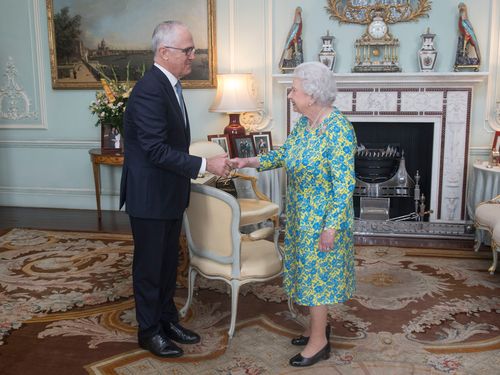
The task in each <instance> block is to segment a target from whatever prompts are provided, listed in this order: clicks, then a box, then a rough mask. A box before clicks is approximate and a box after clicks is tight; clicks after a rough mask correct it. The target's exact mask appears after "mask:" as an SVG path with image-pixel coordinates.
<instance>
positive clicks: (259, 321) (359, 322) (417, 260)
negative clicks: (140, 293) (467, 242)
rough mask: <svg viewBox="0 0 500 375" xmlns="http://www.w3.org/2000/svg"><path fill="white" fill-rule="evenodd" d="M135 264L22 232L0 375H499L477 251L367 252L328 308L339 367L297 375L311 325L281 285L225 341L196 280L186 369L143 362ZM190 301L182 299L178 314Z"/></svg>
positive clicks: (9, 278)
mask: <svg viewBox="0 0 500 375" xmlns="http://www.w3.org/2000/svg"><path fill="white" fill-rule="evenodd" d="M445 255H446V257H444V256H445ZM488 255H489V254H488ZM131 258H132V243H131V238H130V236H127V235H106V234H100V233H99V234H95V233H75V232H54V231H52V232H48V231H35V230H20V229H16V230H12V231H10V232H8V233H7V234H6V235H4V236H2V237H0V269H1V271H0V299H1V301H2V303H1V305H0V319H1V321H0V330H1V331H0V332H1V335H2V336H3V342H4V345H2V346H0V373H2V374H19V373H34V372H36V373H68V374H69V373H71V374H87V373H90V374H124V375H125V374H126V375H134V374H176V375H184V374H203V375H207V374H224V375H236V374H251V375H259V374H288V373H297V374H308V373H314V374H365V375H366V374H369V375H379V374H380V375H382V374H383V375H387V374H405V375H406V374H417V375H419V374H481V375H488V374H498V369H499V368H500V330H499V328H500V296H499V291H500V277H499V276H498V274H497V275H493V276H491V275H489V273H488V272H487V271H486V270H487V268H488V267H489V263H490V260H489V259H488V256H487V255H486V256H484V258H483V257H482V256H481V255H479V256H477V255H476V254H474V253H473V252H472V250H471V251H470V252H468V251H451V250H435V251H434V250H428V249H427V250H423V249H404V248H390V247H381V246H371V247H369V246H366V247H358V248H357V249H356V259H357V268H356V271H357V283H358V288H357V293H356V296H355V298H353V299H352V300H351V301H349V302H348V303H345V304H342V305H338V306H332V307H330V308H329V314H330V317H329V319H330V323H331V324H332V326H333V336H332V340H331V343H332V348H333V351H332V356H331V358H330V359H329V360H328V361H322V362H320V363H318V364H317V365H315V366H314V367H312V368H308V369H294V368H291V367H289V366H288V358H290V357H291V356H293V355H294V354H296V353H297V352H298V350H297V348H296V347H293V346H292V345H290V343H289V340H290V338H291V337H293V336H294V335H296V334H297V333H299V332H301V326H300V325H301V324H302V323H303V322H304V321H305V316H304V315H303V314H301V312H302V310H301V309H299V316H298V318H297V319H296V320H295V319H292V318H291V315H290V312H289V311H288V309H287V306H286V299H285V296H284V295H283V292H282V289H281V288H280V280H275V281H273V282H270V283H267V284H252V285H247V286H245V287H244V288H242V290H241V297H240V302H239V311H238V320H237V323H238V325H237V330H236V333H235V336H234V338H233V339H232V340H228V337H227V334H226V332H227V329H228V324H229V310H230V300H229V296H228V294H227V293H228V289H227V287H226V286H225V285H224V284H222V283H220V282H214V281H210V282H209V281H207V280H205V279H202V278H198V279H197V287H198V290H197V293H196V294H195V300H194V302H193V305H192V310H191V311H190V314H189V315H188V317H187V318H186V320H185V322H184V324H185V325H186V326H188V327H190V328H192V329H195V330H196V331H198V332H199V333H200V334H201V336H202V341H201V342H200V343H199V344H197V345H192V346H186V345H185V346H183V348H184V349H185V351H186V355H185V356H183V357H181V358H178V359H175V360H172V359H159V358H156V357H154V356H152V355H150V354H149V353H147V352H145V351H143V350H140V349H138V348H137V344H136V338H135V326H136V323H135V318H134V306H133V300H132V299H131V298H130V297H131V295H132V291H131V283H130V264H131ZM185 294H186V290H185V289H180V290H179V293H178V296H177V297H176V302H177V303H178V305H179V306H181V305H182V304H183V303H184V300H185ZM9 333H10V334H9ZM35 370H36V371H35Z"/></svg>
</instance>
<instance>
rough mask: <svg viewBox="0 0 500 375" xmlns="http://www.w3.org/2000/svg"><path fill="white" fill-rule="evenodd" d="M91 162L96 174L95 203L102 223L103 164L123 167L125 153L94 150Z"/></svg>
mask: <svg viewBox="0 0 500 375" xmlns="http://www.w3.org/2000/svg"><path fill="white" fill-rule="evenodd" d="M89 154H90V161H91V163H92V170H93V172H94V185H95V201H96V204H97V218H98V219H99V221H101V218H102V215H101V164H103V165H112V166H122V165H123V153H122V152H109V151H107V152H104V151H103V150H102V149H100V148H93V149H91V150H89Z"/></svg>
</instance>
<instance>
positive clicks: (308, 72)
mask: <svg viewBox="0 0 500 375" xmlns="http://www.w3.org/2000/svg"><path fill="white" fill-rule="evenodd" d="M293 77H295V78H298V79H300V80H301V83H302V89H303V90H304V92H305V93H306V94H307V95H310V96H311V97H312V98H313V99H315V101H316V102H317V103H318V104H321V105H324V106H330V105H333V102H334V101H335V97H336V96H337V83H336V80H335V76H334V74H333V72H332V71H331V70H330V69H328V68H327V67H326V65H324V64H322V63H320V62H318V61H311V62H305V63H302V64H300V65H299V66H297V67H296V68H295V70H294V71H293Z"/></svg>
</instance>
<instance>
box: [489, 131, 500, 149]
mask: <svg viewBox="0 0 500 375" xmlns="http://www.w3.org/2000/svg"><path fill="white" fill-rule="evenodd" d="M491 149H492V150H495V151H500V131H498V130H497V131H496V132H495V135H494V136H493V145H492V146H491Z"/></svg>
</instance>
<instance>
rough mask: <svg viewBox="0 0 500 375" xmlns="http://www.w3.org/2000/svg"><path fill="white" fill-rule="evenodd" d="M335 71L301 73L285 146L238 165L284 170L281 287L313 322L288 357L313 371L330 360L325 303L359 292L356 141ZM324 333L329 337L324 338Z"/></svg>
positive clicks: (313, 67) (320, 68) (313, 65)
mask: <svg viewBox="0 0 500 375" xmlns="http://www.w3.org/2000/svg"><path fill="white" fill-rule="evenodd" d="M335 95H336V84H335V78H334V75H333V73H332V72H331V71H330V70H329V69H328V68H327V67H326V66H324V65H323V64H321V63H319V62H307V63H303V64H301V65H299V66H297V67H296V68H295V71H294V74H293V84H292V90H291V92H290V94H289V95H288V97H289V98H290V100H291V101H292V103H293V106H294V109H295V111H297V112H299V113H301V114H302V117H301V118H300V119H299V120H298V121H297V123H296V124H295V126H294V128H293V131H292V132H291V134H290V135H289V137H288V138H287V140H286V142H285V144H284V145H283V146H282V147H280V148H279V149H277V150H273V151H271V152H269V153H267V154H265V155H261V156H258V157H253V158H234V159H232V160H231V163H232V167H235V168H243V167H254V168H259V169H260V170H267V169H272V168H278V167H285V168H286V172H287V179H288V187H287V204H286V232H285V271H284V277H283V284H284V288H285V291H286V293H287V294H288V295H289V297H290V298H291V299H292V301H294V302H295V303H297V304H299V305H302V306H308V307H309V313H310V325H309V326H308V327H306V329H305V331H304V332H303V334H302V336H300V337H297V338H294V339H293V340H292V344H293V345H305V347H304V349H303V350H302V352H301V353H299V354H297V355H295V356H294V357H293V358H291V359H290V364H291V365H292V366H310V365H313V364H315V363H316V362H318V361H320V360H322V359H327V358H329V356H330V343H329V335H330V326H329V325H327V312H328V310H327V306H328V305H330V304H334V303H341V302H344V301H346V300H348V299H349V298H350V297H351V296H352V295H353V293H354V289H355V277H354V245H353V228H352V225H353V206H352V194H353V190H354V183H355V180H354V151H355V147H356V136H355V134H354V130H353V127H352V125H351V123H350V122H349V121H348V120H347V119H346V117H345V116H344V115H342V113H341V112H340V111H339V110H338V109H336V108H335V107H333V101H334V100H335ZM325 331H326V335H325Z"/></svg>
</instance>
